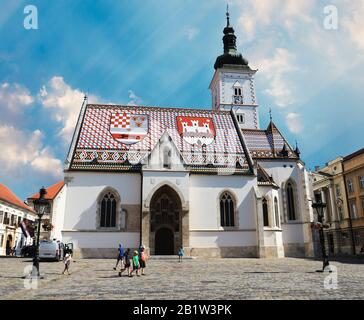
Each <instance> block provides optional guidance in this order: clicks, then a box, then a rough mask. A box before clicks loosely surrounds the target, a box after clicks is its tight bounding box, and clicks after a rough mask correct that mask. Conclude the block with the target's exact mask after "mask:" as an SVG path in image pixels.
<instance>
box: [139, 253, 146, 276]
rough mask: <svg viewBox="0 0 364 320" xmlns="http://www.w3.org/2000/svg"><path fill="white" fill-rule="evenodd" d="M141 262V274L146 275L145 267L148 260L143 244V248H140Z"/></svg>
mask: <svg viewBox="0 0 364 320" xmlns="http://www.w3.org/2000/svg"><path fill="white" fill-rule="evenodd" d="M139 262H140V271H141V275H142V276H145V273H144V268H145V267H146V266H147V265H146V262H147V256H146V253H145V247H144V246H142V248H141V250H140V255H139Z"/></svg>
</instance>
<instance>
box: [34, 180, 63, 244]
mask: <svg viewBox="0 0 364 320" xmlns="http://www.w3.org/2000/svg"><path fill="white" fill-rule="evenodd" d="M64 186H65V183H64V181H63V180H62V181H59V182H57V183H55V184H54V185H51V186H49V187H47V188H46V192H47V193H46V195H45V197H44V199H46V200H47V201H48V205H47V207H46V210H45V213H44V215H43V218H42V229H41V239H46V240H53V239H57V240H60V239H61V238H62V236H61V229H62V225H63V215H64V196H65V192H64ZM38 198H39V192H37V193H35V194H33V195H31V196H29V197H28V198H27V202H28V204H29V206H31V207H32V208H34V200H36V199H38Z"/></svg>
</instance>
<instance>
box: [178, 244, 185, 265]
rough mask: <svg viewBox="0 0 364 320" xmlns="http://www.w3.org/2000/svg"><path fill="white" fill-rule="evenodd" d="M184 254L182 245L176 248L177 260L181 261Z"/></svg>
mask: <svg viewBox="0 0 364 320" xmlns="http://www.w3.org/2000/svg"><path fill="white" fill-rule="evenodd" d="M184 255H185V251H184V250H183V247H182V246H180V247H179V249H178V262H182V258H183V256H184Z"/></svg>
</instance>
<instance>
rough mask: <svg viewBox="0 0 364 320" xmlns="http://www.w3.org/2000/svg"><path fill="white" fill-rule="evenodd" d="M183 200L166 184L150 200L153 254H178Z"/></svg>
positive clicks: (180, 239)
mask: <svg viewBox="0 0 364 320" xmlns="http://www.w3.org/2000/svg"><path fill="white" fill-rule="evenodd" d="M181 230H182V218H181V200H180V198H179V196H178V194H177V192H176V191H174V190H173V189H172V188H171V187H169V186H167V185H164V186H163V187H161V188H159V189H158V190H157V191H156V192H155V194H154V195H153V197H152V200H151V202H150V235H149V243H150V249H151V253H152V254H157V255H173V254H177V251H178V248H179V246H181V245H182V236H181V234H182V232H181Z"/></svg>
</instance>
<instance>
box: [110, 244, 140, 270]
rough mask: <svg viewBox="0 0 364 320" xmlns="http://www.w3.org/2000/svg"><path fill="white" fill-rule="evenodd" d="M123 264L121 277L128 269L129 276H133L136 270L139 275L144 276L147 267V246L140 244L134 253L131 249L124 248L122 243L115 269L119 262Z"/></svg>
mask: <svg viewBox="0 0 364 320" xmlns="http://www.w3.org/2000/svg"><path fill="white" fill-rule="evenodd" d="M119 262H120V264H121V266H120V271H119V277H121V275H122V273H123V272H124V271H125V270H126V271H127V274H128V277H132V276H133V272H134V271H135V273H136V275H137V276H140V275H142V276H144V275H145V273H144V269H145V267H146V262H147V254H146V252H145V247H144V246H140V247H139V249H138V250H135V251H134V253H133V255H131V254H130V249H129V248H128V249H126V250H124V246H123V245H122V244H121V243H120V244H119V248H118V257H117V260H116V265H115V267H114V270H116V268H117V267H118V264H119Z"/></svg>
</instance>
